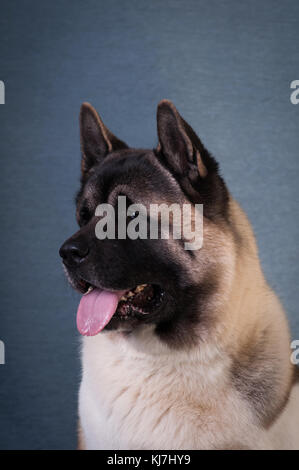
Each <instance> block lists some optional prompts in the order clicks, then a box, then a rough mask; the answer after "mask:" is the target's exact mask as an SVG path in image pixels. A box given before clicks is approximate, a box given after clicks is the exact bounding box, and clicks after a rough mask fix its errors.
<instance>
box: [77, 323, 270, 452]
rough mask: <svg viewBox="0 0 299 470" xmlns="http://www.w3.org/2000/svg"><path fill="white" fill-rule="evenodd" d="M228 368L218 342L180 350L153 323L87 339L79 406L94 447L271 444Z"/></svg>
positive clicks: (88, 440)
mask: <svg viewBox="0 0 299 470" xmlns="http://www.w3.org/2000/svg"><path fill="white" fill-rule="evenodd" d="M149 351H151V353H150V354H149ZM199 355H200V357H199ZM228 369H229V360H228V359H227V358H225V357H223V356H221V354H220V352H219V351H217V349H216V348H215V349H214V350H205V351H204V352H203V350H201V352H200V353H199V351H196V350H194V351H192V353H190V352H189V353H188V354H187V353H178V352H175V351H171V350H169V349H168V348H166V347H165V346H163V345H161V343H160V342H158V341H156V343H155V340H154V337H153V335H152V334H151V332H150V331H148V330H145V331H143V332H141V333H140V335H139V337H138V336H137V335H135V336H134V338H126V337H125V336H122V335H120V334H116V333H104V334H101V335H98V336H96V337H93V338H85V339H84V343H83V378H82V383H81V388H80V399H79V413H80V421H81V426H82V429H83V433H84V440H85V445H86V447H87V448H88V449H199V448H227V447H231V446H233V447H234V446H236V447H238V446H239V445H240V442H241V444H242V445H243V446H246V445H248V446H250V447H252V446H254V447H256V448H258V447H264V448H267V447H271V445H270V443H268V442H267V440H268V438H267V436H266V434H265V432H263V431H258V429H257V427H256V425H255V424H254V419H253V417H252V412H251V410H250V409H249V406H248V404H247V403H246V402H244V401H243V400H242V398H241V397H240V396H239V395H238V393H237V392H236V391H235V390H233V389H232V388H231V386H230V382H229V379H228V374H227V371H228ZM240 436H242V441H240ZM243 436H245V438H244V437H243Z"/></svg>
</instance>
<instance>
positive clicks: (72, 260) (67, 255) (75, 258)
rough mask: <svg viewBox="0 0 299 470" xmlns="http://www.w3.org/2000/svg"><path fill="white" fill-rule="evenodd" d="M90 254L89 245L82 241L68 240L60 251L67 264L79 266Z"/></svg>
mask: <svg viewBox="0 0 299 470" xmlns="http://www.w3.org/2000/svg"><path fill="white" fill-rule="evenodd" d="M88 253H89V248H88V245H87V244H86V243H84V242H83V241H82V240H71V239H70V240H67V241H66V242H64V244H63V245H62V246H61V248H60V250H59V254H60V256H61V258H62V259H63V262H64V263H65V264H79V263H81V261H83V260H84V259H85V258H86V257H87V255H88Z"/></svg>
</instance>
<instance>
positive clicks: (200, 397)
mask: <svg viewBox="0 0 299 470" xmlns="http://www.w3.org/2000/svg"><path fill="white" fill-rule="evenodd" d="M177 256H183V254H182V253H181V252H178V253H177ZM197 257H198V266H199V269H195V268H193V276H194V279H197V280H198V282H200V280H201V279H202V278H203V277H204V276H206V275H207V273H209V272H212V273H215V276H216V277H215V279H217V293H216V294H215V295H214V296H213V297H212V300H211V301H210V303H209V304H208V305H207V306H206V311H205V312H204V315H203V316H202V321H201V322H200V323H199V326H198V342H197V344H196V345H195V346H193V347H192V348H191V349H184V348H181V349H169V347H168V346H166V345H165V344H164V343H162V342H161V341H160V340H159V339H158V338H157V336H156V335H154V333H153V327H152V326H146V327H142V328H140V329H138V330H137V331H136V332H134V333H133V334H131V335H126V334H125V333H120V332H107V333H103V334H100V335H98V336H96V337H88V338H84V340H83V354H82V365H83V377H82V383H81V388H80V400H79V411H80V420H81V426H82V431H83V435H84V442H85V445H86V448H88V449H232V448H250V449H279V448H282V449H286V448H290V449H295V448H297V449H298V448H299V433H298V431H299V407H298V398H299V384H298V385H293V374H294V370H293V366H292V364H291V362H290V346H289V345H290V339H289V331H288V325H287V321H286V317H285V314H284V312H283V309H282V307H281V305H280V303H279V301H278V299H277V297H276V296H275V294H274V293H273V292H272V290H271V289H270V288H269V286H268V284H267V283H266V281H265V279H264V276H263V273H262V270H261V267H260V263H259V257H258V252H257V247H256V243H255V238H254V235H253V233H252V230H251V227H250V224H249V222H248V220H247V217H246V216H245V214H244V213H243V211H242V210H241V209H240V207H239V206H238V204H237V203H236V202H235V201H234V200H232V199H231V201H230V226H223V227H219V226H216V225H215V224H213V223H212V222H210V221H208V220H205V221H204V245H203V247H202V249H201V250H199V251H198V253H197ZM186 262H190V261H188V259H187V258H186ZM193 265H194V261H193ZM290 392H291V393H290ZM82 447H84V445H83V444H82V440H81V444H80V448H82Z"/></svg>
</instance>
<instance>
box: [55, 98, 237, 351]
mask: <svg viewBox="0 0 299 470" xmlns="http://www.w3.org/2000/svg"><path fill="white" fill-rule="evenodd" d="M157 127H158V138H159V143H158V146H157V147H156V148H155V149H154V150H143V149H134V148H129V147H128V146H127V145H126V144H125V143H124V142H122V141H121V140H119V139H118V138H117V137H115V136H114V135H113V134H112V133H111V132H110V131H109V130H108V129H107V127H106V126H105V125H104V124H103V122H102V120H101V118H100V117H99V115H98V114H97V112H96V111H95V110H94V108H93V107H92V106H91V105H89V104H83V105H82V108H81V113H80V128H81V148H82V164H81V169H82V174H81V188H80V190H79V193H78V195H77V198H76V204H77V211H76V215H77V221H78V224H79V227H80V228H79V230H78V231H77V232H76V233H75V234H74V235H72V236H71V237H70V238H69V239H68V240H67V241H66V242H65V243H64V244H63V245H62V247H61V249H60V255H61V257H62V259H63V263H64V266H65V269H66V271H67V275H68V278H69V280H70V282H71V284H72V286H73V287H74V288H75V289H77V290H79V291H80V292H82V293H83V294H84V293H86V292H87V291H90V290H91V289H93V291H92V292H90V293H88V294H87V295H86V296H85V297H84V298H83V300H82V301H81V304H80V306H79V310H78V317H77V323H78V327H79V330H80V331H81V333H83V334H86V335H93V334H97V333H98V332H99V331H100V330H102V329H105V330H111V329H119V330H125V331H127V332H133V331H134V330H135V329H136V328H139V327H142V325H145V324H152V325H153V326H154V329H155V333H156V334H157V335H158V336H159V337H160V338H161V339H162V340H163V341H165V342H167V343H168V344H169V345H174V344H175V345H182V344H186V343H188V344H191V343H192V342H193V341H195V340H196V336H197V334H198V331H200V328H201V329H203V328H204V327H205V325H207V324H208V322H209V321H210V320H211V317H209V311H210V310H212V309H215V305H216V304H217V302H218V303H219V295H220V291H221V292H222V291H223V288H224V287H223V286H224V285H223V282H222V280H223V275H222V268H223V266H224V264H225V263H227V259H226V257H225V256H226V254H225V253H227V250H226V249H225V248H226V246H227V244H228V243H229V240H230V238H231V230H230V222H229V193H228V191H227V189H226V186H225V184H224V182H223V180H222V178H221V177H220V175H219V172H218V165H217V163H216V161H215V160H214V158H213V157H212V156H211V155H210V154H209V152H208V151H207V150H206V148H205V147H204V145H203V144H202V142H201V141H200V139H199V138H198V137H197V135H196V134H195V132H194V131H193V130H192V128H191V127H190V126H189V125H188V124H187V123H186V122H185V121H184V119H183V118H182V117H181V116H180V115H179V113H178V111H177V110H176V108H175V107H174V105H173V104H172V103H171V102H169V101H167V100H163V101H161V102H160V103H159V105H158V110H157ZM120 196H122V201H125V204H126V207H128V206H131V205H132V204H142V205H143V207H145V208H146V209H147V210H150V205H151V204H158V205H160V204H166V205H168V206H169V205H171V204H177V205H178V206H179V207H183V205H184V204H188V205H190V206H191V208H192V210H191V213H193V216H194V210H195V207H196V204H202V205H203V227H204V229H203V246H202V247H201V248H200V249H198V250H186V249H185V246H184V243H183V241H182V239H175V238H174V237H169V238H168V239H163V238H161V237H160V236H159V237H158V238H155V239H153V238H151V237H150V236H148V235H149V232H148V229H147V233H146V235H147V236H146V237H139V238H136V239H132V238H130V237H128V236H120V234H119V224H120V222H119V219H118V217H117V215H116V216H115V220H114V223H115V230H116V233H117V235H116V237H114V238H108V237H107V238H105V239H99V238H98V237H97V236H96V227H97V224H98V222H99V220H101V219H100V217H99V216H98V214H97V212H96V210H97V207H98V206H99V205H100V204H110V205H111V206H112V207H113V208H114V209H115V210H116V212H115V213H116V214H118V210H117V209H119V207H118V205H119V200H120V198H119V197H120ZM137 216H138V211H137ZM135 218H136V211H133V213H131V214H127V212H126V217H125V224H126V225H128V224H130V223H131V222H134V219H135ZM170 221H171V218H170ZM199 327H200V328H199Z"/></svg>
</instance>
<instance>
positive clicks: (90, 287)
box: [83, 286, 93, 295]
mask: <svg viewBox="0 0 299 470" xmlns="http://www.w3.org/2000/svg"><path fill="white" fill-rule="evenodd" d="M92 290H93V287H92V286H89V288H88V290H87V291H86V292H84V294H83V295H87V294H89V293H90V292H91V291H92Z"/></svg>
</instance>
